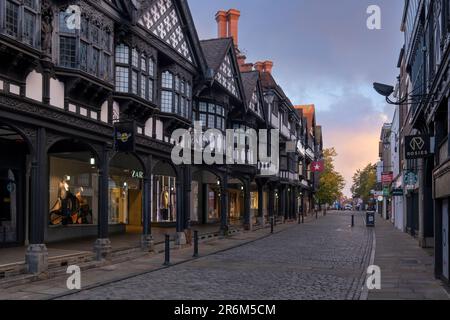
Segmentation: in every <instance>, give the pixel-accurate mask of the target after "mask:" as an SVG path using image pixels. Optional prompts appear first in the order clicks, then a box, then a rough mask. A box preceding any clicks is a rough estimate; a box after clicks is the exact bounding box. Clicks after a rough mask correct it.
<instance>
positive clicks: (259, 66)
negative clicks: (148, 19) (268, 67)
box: [254, 61, 264, 72]
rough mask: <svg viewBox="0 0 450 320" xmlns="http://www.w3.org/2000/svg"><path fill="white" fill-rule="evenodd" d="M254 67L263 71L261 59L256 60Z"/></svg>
mask: <svg viewBox="0 0 450 320" xmlns="http://www.w3.org/2000/svg"><path fill="white" fill-rule="evenodd" d="M254 67H255V70H256V71H259V72H263V71H264V63H263V62H261V61H258V62H256V63H255V65H254Z"/></svg>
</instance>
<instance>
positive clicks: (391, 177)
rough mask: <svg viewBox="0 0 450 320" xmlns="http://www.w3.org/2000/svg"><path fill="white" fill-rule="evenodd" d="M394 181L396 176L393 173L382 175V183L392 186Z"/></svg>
mask: <svg viewBox="0 0 450 320" xmlns="http://www.w3.org/2000/svg"><path fill="white" fill-rule="evenodd" d="M393 180H394V174H393V173H392V172H384V173H382V174H381V183H383V184H391V183H392V181H393Z"/></svg>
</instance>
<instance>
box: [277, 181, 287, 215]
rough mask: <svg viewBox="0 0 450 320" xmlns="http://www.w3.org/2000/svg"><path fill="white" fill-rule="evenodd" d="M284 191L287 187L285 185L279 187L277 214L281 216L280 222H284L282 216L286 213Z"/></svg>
mask: <svg viewBox="0 0 450 320" xmlns="http://www.w3.org/2000/svg"><path fill="white" fill-rule="evenodd" d="M286 192H287V188H286V186H285V185H283V186H281V187H280V212H279V213H278V215H279V216H280V217H281V218H282V223H284V217H285V215H286Z"/></svg>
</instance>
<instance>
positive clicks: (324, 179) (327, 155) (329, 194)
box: [316, 148, 345, 204]
mask: <svg viewBox="0 0 450 320" xmlns="http://www.w3.org/2000/svg"><path fill="white" fill-rule="evenodd" d="M336 157H337V153H336V150H335V149H334V148H330V149H325V150H324V151H323V160H324V171H323V172H322V173H321V174H320V179H319V188H318V191H317V193H316V200H317V202H318V203H319V204H326V203H327V204H332V203H333V202H334V201H336V200H339V199H340V198H341V197H342V190H343V189H344V187H345V180H344V177H343V176H342V175H341V174H340V173H339V172H337V171H336V170H335V167H334V158H336Z"/></svg>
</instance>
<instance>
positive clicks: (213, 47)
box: [200, 38, 233, 74]
mask: <svg viewBox="0 0 450 320" xmlns="http://www.w3.org/2000/svg"><path fill="white" fill-rule="evenodd" d="M232 42H233V40H232V38H218V39H210V40H201V41H200V46H201V47H202V50H203V54H204V56H205V59H206V63H207V64H208V68H211V69H213V70H214V74H216V73H217V71H218V70H219V68H220V66H221V64H222V62H223V60H224V58H225V55H226V54H227V50H228V48H229V47H230V43H232Z"/></svg>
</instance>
